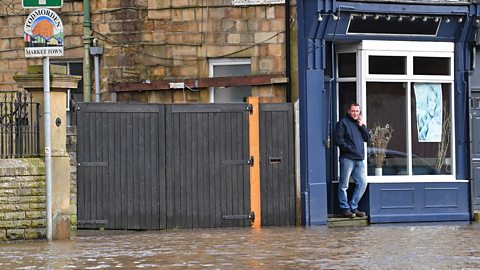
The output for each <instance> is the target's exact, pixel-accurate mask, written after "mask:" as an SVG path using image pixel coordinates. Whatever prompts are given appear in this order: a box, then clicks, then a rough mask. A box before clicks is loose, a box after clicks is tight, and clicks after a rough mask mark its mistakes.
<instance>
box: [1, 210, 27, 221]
mask: <svg viewBox="0 0 480 270" xmlns="http://www.w3.org/2000/svg"><path fill="white" fill-rule="evenodd" d="M4 217H5V220H25V218H26V215H25V212H24V211H22V212H8V213H5V216H4Z"/></svg>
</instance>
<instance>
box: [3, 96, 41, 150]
mask: <svg viewBox="0 0 480 270" xmlns="http://www.w3.org/2000/svg"><path fill="white" fill-rule="evenodd" d="M39 118H40V104H39V103H35V102H33V100H32V95H31V94H28V93H27V92H11V91H0V158H21V157H36V156H39V153H40V151H39V150H40V143H39V142H40V133H39V130H40V125H39V123H40V122H39V120H40V119H39Z"/></svg>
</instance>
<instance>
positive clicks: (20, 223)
mask: <svg viewBox="0 0 480 270" xmlns="http://www.w3.org/2000/svg"><path fill="white" fill-rule="evenodd" d="M31 224H32V222H31V221H30V220H0V228H2V229H7V230H8V229H25V228H29V227H30V226H31Z"/></svg>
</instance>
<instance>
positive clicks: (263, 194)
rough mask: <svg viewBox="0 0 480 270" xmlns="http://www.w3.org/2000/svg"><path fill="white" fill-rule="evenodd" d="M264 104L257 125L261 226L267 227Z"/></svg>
mask: <svg viewBox="0 0 480 270" xmlns="http://www.w3.org/2000/svg"><path fill="white" fill-rule="evenodd" d="M263 105H264V104H260V106H259V107H260V125H259V129H260V158H261V159H262V160H261V162H260V179H261V183H260V192H261V196H260V203H261V205H262V207H261V210H260V211H261V212H262V225H265V226H267V225H269V224H268V220H269V219H268V203H269V200H268V196H269V194H268V184H269V183H270V181H269V179H268V177H269V175H268V173H267V167H268V162H267V159H268V153H267V142H268V139H267V132H268V131H269V130H270V129H269V128H268V127H267V125H268V121H267V118H266V117H267V115H268V112H265V111H264V110H263V107H264V106H263ZM268 136H270V134H269V133H268Z"/></svg>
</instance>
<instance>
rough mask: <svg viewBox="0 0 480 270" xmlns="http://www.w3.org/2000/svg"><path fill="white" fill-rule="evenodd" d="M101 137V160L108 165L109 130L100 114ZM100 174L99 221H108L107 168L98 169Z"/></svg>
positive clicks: (104, 118) (103, 115)
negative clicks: (100, 202) (101, 212)
mask: <svg viewBox="0 0 480 270" xmlns="http://www.w3.org/2000/svg"><path fill="white" fill-rule="evenodd" d="M101 117H102V118H101V119H102V120H101V124H102V128H101V135H102V158H101V160H103V161H105V162H107V164H108V150H109V149H108V146H109V136H108V135H109V129H108V114H106V113H102V114H101ZM99 169H100V170H101V172H102V174H101V175H102V176H101V177H102V179H101V182H102V209H103V214H102V216H101V218H100V220H107V221H108V220H109V219H110V210H111V201H110V193H111V192H110V185H109V181H110V177H109V170H108V167H103V168H99ZM109 226H110V224H108V223H107V224H106V225H105V227H106V228H109Z"/></svg>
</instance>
